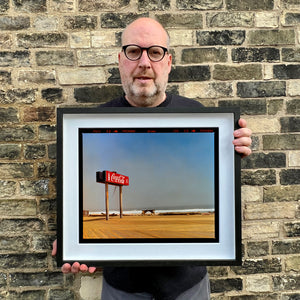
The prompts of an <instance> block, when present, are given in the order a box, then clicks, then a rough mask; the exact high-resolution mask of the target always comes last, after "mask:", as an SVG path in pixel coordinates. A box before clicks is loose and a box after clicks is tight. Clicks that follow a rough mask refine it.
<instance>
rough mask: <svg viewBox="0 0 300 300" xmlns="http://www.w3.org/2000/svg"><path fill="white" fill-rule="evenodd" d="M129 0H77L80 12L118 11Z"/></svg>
mask: <svg viewBox="0 0 300 300" xmlns="http://www.w3.org/2000/svg"><path fill="white" fill-rule="evenodd" d="M129 2H130V0H119V1H106V0H93V1H90V0H78V8H79V11H81V12H93V11H96V12H97V11H98V12H101V11H103V10H112V11H118V10H120V9H121V8H124V7H126V6H127V5H128V4H129Z"/></svg>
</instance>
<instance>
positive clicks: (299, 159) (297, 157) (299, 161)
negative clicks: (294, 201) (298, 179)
mask: <svg viewBox="0 0 300 300" xmlns="http://www.w3.org/2000/svg"><path fill="white" fill-rule="evenodd" d="M288 159H289V160H288V162H289V163H288V166H289V167H300V151H290V152H289V154H288ZM299 199H300V198H299Z"/></svg>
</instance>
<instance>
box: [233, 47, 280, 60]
mask: <svg viewBox="0 0 300 300" xmlns="http://www.w3.org/2000/svg"><path fill="white" fill-rule="evenodd" d="M231 56H232V61H234V62H273V61H274V62H275V61H279V60H280V51H279V49H276V48H234V49H232V51H231Z"/></svg>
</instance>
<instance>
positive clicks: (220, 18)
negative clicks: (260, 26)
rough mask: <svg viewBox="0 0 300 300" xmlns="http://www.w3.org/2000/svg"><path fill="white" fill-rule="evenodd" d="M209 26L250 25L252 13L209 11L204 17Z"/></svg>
mask: <svg viewBox="0 0 300 300" xmlns="http://www.w3.org/2000/svg"><path fill="white" fill-rule="evenodd" d="M206 19H207V24H208V26H209V27H252V26H253V25H254V13H249V12H219V13H209V14H208V15H207V17H206Z"/></svg>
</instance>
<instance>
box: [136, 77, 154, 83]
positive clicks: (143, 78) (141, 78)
mask: <svg viewBox="0 0 300 300" xmlns="http://www.w3.org/2000/svg"><path fill="white" fill-rule="evenodd" d="M135 79H136V80H138V81H139V82H140V83H147V82H149V81H150V80H152V78H151V77H148V76H137V77H135Z"/></svg>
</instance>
